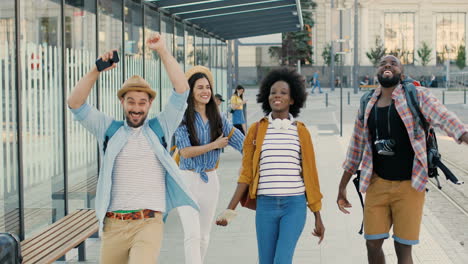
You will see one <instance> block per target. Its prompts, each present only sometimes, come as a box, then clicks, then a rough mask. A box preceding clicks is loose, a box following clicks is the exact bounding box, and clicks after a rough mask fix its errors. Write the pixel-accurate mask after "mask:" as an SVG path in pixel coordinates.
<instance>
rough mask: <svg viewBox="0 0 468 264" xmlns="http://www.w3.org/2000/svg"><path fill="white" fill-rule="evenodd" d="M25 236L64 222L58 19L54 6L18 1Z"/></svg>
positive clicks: (58, 10)
mask: <svg viewBox="0 0 468 264" xmlns="http://www.w3.org/2000/svg"><path fill="white" fill-rule="evenodd" d="M20 6H21V11H20V12H21V29H22V42H21V45H20V46H21V51H20V52H21V60H22V63H21V65H22V67H23V68H22V69H21V79H22V80H21V82H22V87H21V93H22V95H21V96H22V98H21V101H22V106H21V107H22V115H23V116H22V118H23V121H22V124H21V126H22V129H23V134H22V135H21V138H22V140H23V142H24V149H23V150H22V151H23V166H24V167H23V170H24V186H23V188H24V207H25V233H26V237H27V236H29V235H31V233H33V232H35V231H37V230H39V229H41V228H43V227H44V226H47V225H49V224H51V223H52V222H54V221H55V220H57V219H59V218H61V217H63V215H64V201H63V197H54V196H53V194H54V193H57V192H60V191H62V190H63V188H64V184H63V183H64V179H63V141H62V139H63V137H62V130H63V120H62V114H63V101H62V92H63V87H62V69H63V65H62V58H61V48H62V44H61V33H60V32H61V30H60V29H61V16H60V5H59V4H58V3H57V1H47V0H44V1H35V0H24V1H22V2H21V5H20Z"/></svg>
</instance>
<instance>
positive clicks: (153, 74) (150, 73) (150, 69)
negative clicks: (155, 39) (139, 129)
mask: <svg viewBox="0 0 468 264" xmlns="http://www.w3.org/2000/svg"><path fill="white" fill-rule="evenodd" d="M159 30H160V27H159V13H158V12H157V11H156V10H154V9H152V8H150V7H149V6H147V5H145V36H146V38H148V37H150V36H151V35H152V34H154V33H156V32H159ZM160 65H161V64H160V59H159V56H158V54H157V53H156V52H155V51H152V50H150V49H149V48H145V79H146V81H148V83H149V84H150V85H151V88H152V89H154V90H156V91H157V94H156V99H155V100H154V101H153V104H152V106H151V111H150V113H149V116H150V117H151V118H152V117H154V116H155V115H156V114H157V113H158V112H159V111H160V110H161V108H160V106H161V103H160V101H161V85H160V82H161V72H160V68H161V66H160Z"/></svg>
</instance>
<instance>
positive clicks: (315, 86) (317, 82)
mask: <svg viewBox="0 0 468 264" xmlns="http://www.w3.org/2000/svg"><path fill="white" fill-rule="evenodd" d="M317 87H318V88H319V93H323V91H322V87H320V81H319V80H317V81H315V83H314V86H313V87H312V92H311V93H314V91H315V88H317Z"/></svg>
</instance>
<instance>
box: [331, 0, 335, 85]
mask: <svg viewBox="0 0 468 264" xmlns="http://www.w3.org/2000/svg"><path fill="white" fill-rule="evenodd" d="M330 2H331V8H330V37H331V41H330V43H331V46H330V90H331V91H335V50H334V48H333V8H335V4H334V2H333V0H330Z"/></svg>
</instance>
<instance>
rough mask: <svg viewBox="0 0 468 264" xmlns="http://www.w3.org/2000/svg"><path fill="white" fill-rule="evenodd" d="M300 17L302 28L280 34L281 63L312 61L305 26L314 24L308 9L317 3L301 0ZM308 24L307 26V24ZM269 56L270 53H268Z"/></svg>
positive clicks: (291, 63) (292, 63)
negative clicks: (281, 43) (302, 23)
mask: <svg viewBox="0 0 468 264" xmlns="http://www.w3.org/2000/svg"><path fill="white" fill-rule="evenodd" d="M300 3H301V9H302V11H303V12H302V19H303V21H304V28H303V29H302V30H301V31H298V32H288V33H283V34H282V42H283V45H282V50H281V64H282V65H285V64H288V65H291V66H292V65H295V64H296V63H297V61H298V60H300V61H301V63H302V64H305V63H306V62H308V63H313V61H312V46H311V45H310V44H311V43H310V42H309V41H310V35H309V34H310V32H309V31H308V30H307V28H311V27H313V25H314V20H313V19H312V13H311V12H309V11H308V10H312V9H314V8H315V7H316V6H317V4H316V3H315V2H313V1H312V0H301V1H300ZM307 25H308V26H307ZM270 56H271V53H270Z"/></svg>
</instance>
